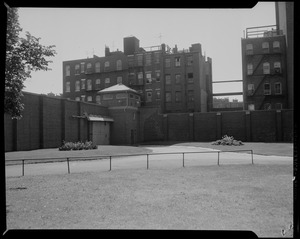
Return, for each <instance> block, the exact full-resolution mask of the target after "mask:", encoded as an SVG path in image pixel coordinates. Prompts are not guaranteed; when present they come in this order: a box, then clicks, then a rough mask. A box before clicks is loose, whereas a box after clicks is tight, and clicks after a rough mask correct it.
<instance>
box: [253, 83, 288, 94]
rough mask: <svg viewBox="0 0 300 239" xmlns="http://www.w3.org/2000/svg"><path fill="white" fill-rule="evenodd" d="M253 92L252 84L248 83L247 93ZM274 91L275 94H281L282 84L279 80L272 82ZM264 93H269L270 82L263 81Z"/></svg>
mask: <svg viewBox="0 0 300 239" xmlns="http://www.w3.org/2000/svg"><path fill="white" fill-rule="evenodd" d="M254 92H255V87H254V84H248V95H253V94H254ZM274 93H275V95H281V94H282V85H281V83H280V82H276V83H275V84H274ZM263 94H264V95H271V84H270V83H264V92H263Z"/></svg>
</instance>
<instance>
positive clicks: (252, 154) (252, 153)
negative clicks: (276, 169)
mask: <svg viewBox="0 0 300 239" xmlns="http://www.w3.org/2000/svg"><path fill="white" fill-rule="evenodd" d="M251 160H252V164H254V162H253V150H252V149H251Z"/></svg>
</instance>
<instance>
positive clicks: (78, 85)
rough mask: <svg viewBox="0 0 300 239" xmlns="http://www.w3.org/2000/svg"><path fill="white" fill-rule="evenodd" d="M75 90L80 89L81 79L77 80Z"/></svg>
mask: <svg viewBox="0 0 300 239" xmlns="http://www.w3.org/2000/svg"><path fill="white" fill-rule="evenodd" d="M75 91H80V81H79V80H77V81H76V82H75Z"/></svg>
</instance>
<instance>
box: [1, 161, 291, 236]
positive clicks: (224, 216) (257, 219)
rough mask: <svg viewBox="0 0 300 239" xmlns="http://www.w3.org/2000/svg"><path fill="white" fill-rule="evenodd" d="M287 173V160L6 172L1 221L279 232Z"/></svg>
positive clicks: (287, 212)
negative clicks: (4, 210)
mask: <svg viewBox="0 0 300 239" xmlns="http://www.w3.org/2000/svg"><path fill="white" fill-rule="evenodd" d="M292 172H293V166H292V165H226V166H225V165H223V166H220V167H218V166H194V167H186V168H178V169H174V168H173V169H150V170H145V169H128V170H127V169H124V170H113V171H111V172H101V173H99V172H89V173H73V174H63V175H43V176H25V177H19V178H18V177H11V178H10V177H9V178H7V179H6V201H7V226H8V228H10V229H13V228H22V229H28V228H39V229H48V228H51V229H60V228H65V229H67V228H70V229H75V228H82V229H108V228H112V229H116V228H118V229H119V228H120V229H183V230H185V229H195V230H251V231H253V232H255V233H256V234H257V236H259V237H281V230H282V229H284V228H288V227H289V225H290V224H291V223H292V221H293V183H292V175H293V173H292ZM289 233H291V231H289Z"/></svg>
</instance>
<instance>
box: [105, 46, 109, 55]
mask: <svg viewBox="0 0 300 239" xmlns="http://www.w3.org/2000/svg"><path fill="white" fill-rule="evenodd" d="M109 55H110V51H109V47H108V46H105V56H109Z"/></svg>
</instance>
